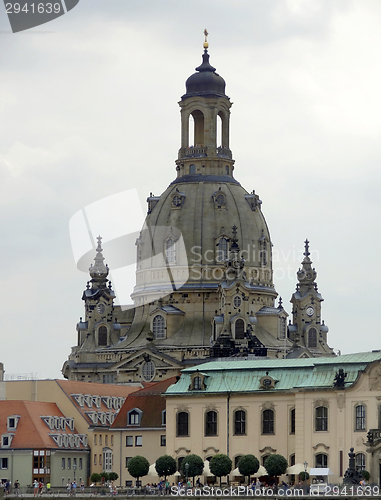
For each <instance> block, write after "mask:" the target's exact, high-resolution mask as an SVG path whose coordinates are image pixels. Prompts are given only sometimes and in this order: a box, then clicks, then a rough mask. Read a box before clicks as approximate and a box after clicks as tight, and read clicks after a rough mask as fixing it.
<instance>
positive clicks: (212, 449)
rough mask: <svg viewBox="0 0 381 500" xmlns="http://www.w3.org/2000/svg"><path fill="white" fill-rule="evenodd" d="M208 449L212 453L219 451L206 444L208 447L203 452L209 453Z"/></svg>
mask: <svg viewBox="0 0 381 500" xmlns="http://www.w3.org/2000/svg"><path fill="white" fill-rule="evenodd" d="M210 451H212V452H213V453H219V451H220V450H218V449H217V448H215V447H214V446H208V448H206V450H203V452H204V453H209V452H210Z"/></svg>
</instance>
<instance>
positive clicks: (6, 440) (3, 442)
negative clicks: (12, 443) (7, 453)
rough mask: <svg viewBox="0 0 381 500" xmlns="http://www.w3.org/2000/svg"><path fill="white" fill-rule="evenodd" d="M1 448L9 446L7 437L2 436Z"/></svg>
mask: <svg viewBox="0 0 381 500" xmlns="http://www.w3.org/2000/svg"><path fill="white" fill-rule="evenodd" d="M2 446H4V447H5V446H9V437H8V436H3V439H2Z"/></svg>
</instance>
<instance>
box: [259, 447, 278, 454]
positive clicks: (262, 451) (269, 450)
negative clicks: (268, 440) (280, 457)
mask: <svg viewBox="0 0 381 500" xmlns="http://www.w3.org/2000/svg"><path fill="white" fill-rule="evenodd" d="M259 451H260V453H264V454H267V453H276V449H275V448H272V447H271V446H265V447H264V448H262V449H261V450H259Z"/></svg>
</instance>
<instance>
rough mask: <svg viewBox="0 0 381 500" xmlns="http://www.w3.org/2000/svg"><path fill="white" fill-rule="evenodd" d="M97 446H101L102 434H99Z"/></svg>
mask: <svg viewBox="0 0 381 500" xmlns="http://www.w3.org/2000/svg"><path fill="white" fill-rule="evenodd" d="M99 444H100V445H102V434H99Z"/></svg>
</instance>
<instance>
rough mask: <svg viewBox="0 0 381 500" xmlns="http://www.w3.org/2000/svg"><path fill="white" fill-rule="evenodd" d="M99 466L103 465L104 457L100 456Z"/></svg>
mask: <svg viewBox="0 0 381 500" xmlns="http://www.w3.org/2000/svg"><path fill="white" fill-rule="evenodd" d="M99 465H102V455H99Z"/></svg>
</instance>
